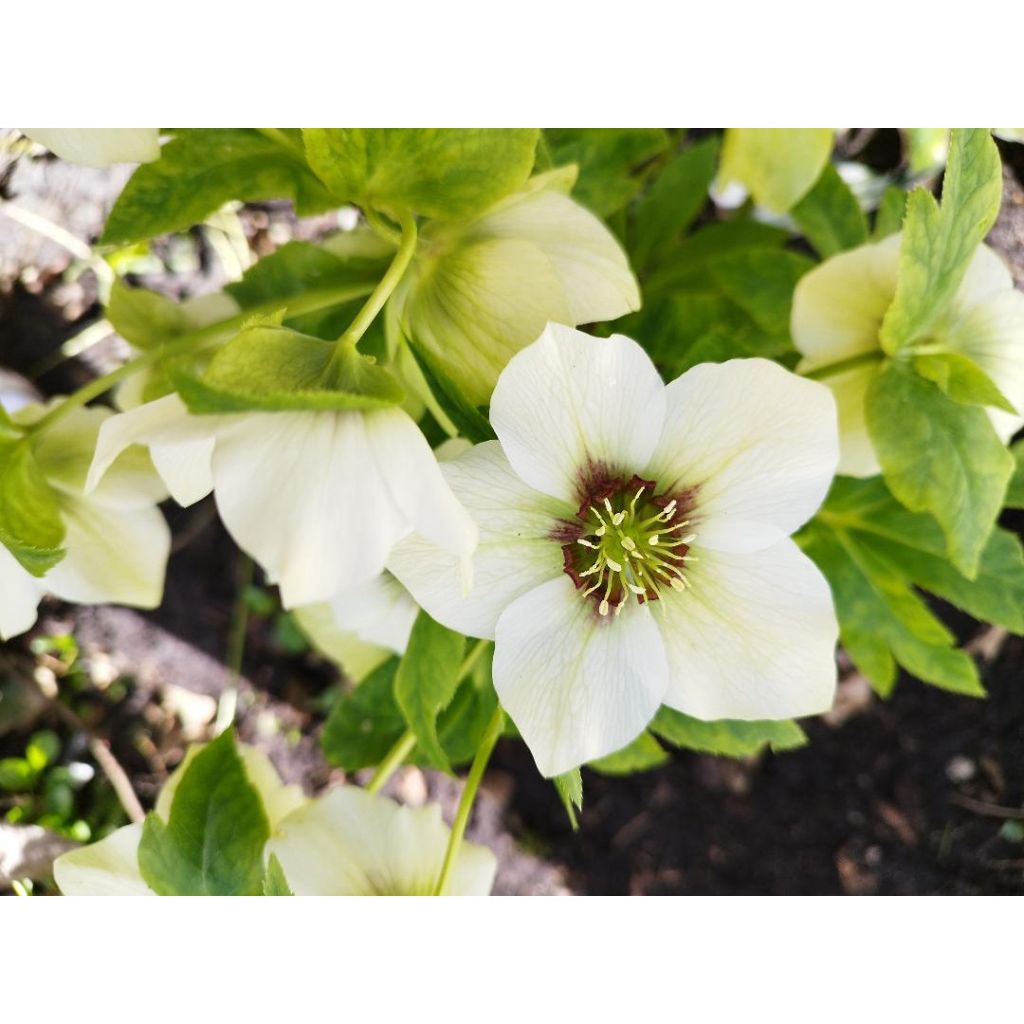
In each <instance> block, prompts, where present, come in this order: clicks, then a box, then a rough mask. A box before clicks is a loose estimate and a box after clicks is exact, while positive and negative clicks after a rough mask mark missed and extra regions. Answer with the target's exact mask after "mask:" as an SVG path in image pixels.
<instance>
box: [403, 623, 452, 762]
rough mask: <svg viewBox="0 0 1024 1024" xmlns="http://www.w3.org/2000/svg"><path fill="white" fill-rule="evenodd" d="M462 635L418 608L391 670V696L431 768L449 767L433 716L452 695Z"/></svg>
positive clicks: (447, 702) (449, 700)
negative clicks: (400, 658) (393, 694)
mask: <svg viewBox="0 0 1024 1024" xmlns="http://www.w3.org/2000/svg"><path fill="white" fill-rule="evenodd" d="M465 646H466V641H465V638H464V637H463V636H462V635H461V634H459V633H454V632H452V630H450V629H446V628H445V627H444V626H442V625H440V623H437V622H435V621H434V620H433V619H432V618H431V617H430V616H429V615H428V614H427V613H426V612H424V611H421V612H420V613H419V615H418V616H417V618H416V622H415V623H414V625H413V627H412V634H411V635H410V637H409V644H408V646H407V647H406V651H405V654H404V655H403V656H402V660H401V662H400V664H399V666H398V671H397V672H396V674H395V699H396V700H397V701H398V706H399V707H400V708H401V709H402V714H403V715H404V716H405V721H406V724H407V725H408V726H409V728H410V729H412V731H413V732H414V733H415V734H416V741H417V743H418V744H419V747H420V752H421V753H422V755H423V757H424V759H425V761H426V762H427V763H428V764H429V765H430V767H432V768H439V769H441V770H442V771H449V770H450V768H449V761H448V756H447V755H446V754H445V752H444V749H443V748H442V746H441V743H440V741H439V739H438V735H437V718H438V715H439V714H440V713H441V711H442V710H443V709H444V708H446V707H447V706H448V704H449V703H450V702H451V700H452V698H453V697H454V696H455V690H456V688H457V686H458V683H459V666H460V664H461V662H462V653H463V650H464V648H465Z"/></svg>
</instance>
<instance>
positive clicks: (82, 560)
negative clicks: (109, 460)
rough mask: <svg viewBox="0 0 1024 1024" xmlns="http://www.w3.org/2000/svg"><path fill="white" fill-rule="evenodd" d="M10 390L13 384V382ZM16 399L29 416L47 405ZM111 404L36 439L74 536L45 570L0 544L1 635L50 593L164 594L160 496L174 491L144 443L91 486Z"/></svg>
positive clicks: (22, 624) (17, 417)
mask: <svg viewBox="0 0 1024 1024" xmlns="http://www.w3.org/2000/svg"><path fill="white" fill-rule="evenodd" d="M4 394H5V395H9V390H5V392H4ZM16 404H17V403H11V411H12V413H13V414H12V419H13V420H14V421H15V422H16V423H20V424H27V423H32V422H34V421H35V420H37V419H39V418H40V417H41V416H42V415H43V414H44V413H45V412H46V407H45V406H42V405H38V404H32V405H22V406H21V408H20V409H18V410H17V411H14V409H15V407H16ZM109 416H110V412H109V410H106V409H95V408H93V409H76V410H75V411H74V412H72V413H70V414H68V415H67V416H66V417H65V418H64V419H62V420H60V421H58V422H57V423H56V424H54V426H53V427H51V428H49V429H48V430H47V431H46V432H45V433H43V434H41V435H40V437H39V438H38V440H36V441H35V442H34V444H33V453H34V455H35V459H36V463H37V464H38V466H39V468H40V470H41V471H42V473H43V475H44V476H45V478H46V481H47V483H49V485H50V486H51V487H52V488H53V489H54V491H55V492H56V495H57V499H58V502H59V504H60V511H61V516H62V518H63V520H64V526H65V529H66V536H65V539H64V548H65V549H66V552H67V553H66V554H65V556H64V558H63V559H62V560H61V561H60V562H59V563H58V564H57V565H56V566H55V567H54V568H53V569H51V570H50V571H49V572H48V573H47V574H46V576H45V577H42V578H39V577H36V576H32V575H30V574H29V573H28V572H27V571H26V570H25V569H24V568H22V566H21V565H20V564H19V563H18V561H17V560H16V559H15V558H14V556H13V555H12V554H11V553H10V552H9V551H8V550H7V548H5V547H3V546H2V545H0V639H2V640H7V639H9V638H10V637H12V636H17V635H18V634H19V633H24V632H25V631H26V630H27V629H30V628H31V627H32V625H33V624H34V623H35V621H36V609H37V608H38V605H39V602H40V600H42V597H43V595H44V594H47V593H49V594H53V595H55V596H56V597H59V598H61V599H62V600H65V601H73V602H75V603H76V604H125V605H132V606H134V607H136V608H155V607H156V606H157V605H158V604H159V603H160V601H161V599H162V597H163V589H164V572H165V569H166V567H167V557H168V554H169V553H170V546H171V536H170V531H169V530H168V528H167V523H166V522H165V521H164V517H163V516H162V515H161V513H160V511H159V510H158V509H157V508H156V503H157V502H158V501H161V500H163V498H165V497H166V496H167V492H166V490H165V489H164V487H163V485H162V484H161V482H160V479H159V477H158V476H157V475H156V473H155V472H154V471H153V466H152V463H151V462H150V460H149V459H148V458H147V457H146V455H145V453H144V452H142V451H135V452H126V453H125V454H124V456H122V457H121V458H118V459H117V460H116V461H115V462H114V463H113V465H112V466H111V467H110V472H109V473H108V474H107V476H106V478H105V479H104V481H103V485H102V486H101V487H98V488H96V489H95V490H94V491H92V492H91V493H88V494H86V493H85V477H86V472H87V470H88V468H89V462H90V460H91V458H92V452H93V448H94V446H95V444H96V438H97V436H98V434H99V432H100V430H101V425H102V424H103V423H104V422H105V421H106V420H107V418H108V417H109Z"/></svg>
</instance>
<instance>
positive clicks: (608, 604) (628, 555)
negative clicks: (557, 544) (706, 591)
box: [552, 476, 696, 616]
mask: <svg viewBox="0 0 1024 1024" xmlns="http://www.w3.org/2000/svg"><path fill="white" fill-rule="evenodd" d="M692 499H693V495H692V493H691V492H685V493H684V494H682V495H679V496H672V495H671V494H668V493H665V494H660V495H659V494H658V493H657V484H656V483H655V482H654V481H653V480H644V479H642V478H641V477H639V476H634V477H633V478H632V479H630V480H628V481H622V480H617V481H609V480H607V479H603V480H599V481H597V482H596V483H594V484H592V485H591V486H590V487H589V488H588V493H587V496H586V497H585V498H584V500H583V502H582V503H581V505H580V508H579V512H578V513H577V517H576V519H575V521H571V522H569V521H565V522H563V523H561V524H560V525H559V527H558V528H557V529H556V530H555V531H554V533H553V535H552V536H553V538H554V539H556V540H561V541H563V542H564V543H563V545H562V555H563V559H564V569H565V573H566V575H567V576H568V577H569V578H570V579H571V580H572V581H573V584H574V585H575V586H576V589H577V590H578V591H579V592H580V596H581V597H584V598H588V597H589V598H592V599H593V601H594V604H595V606H596V608H597V612H598V614H599V615H601V616H606V615H609V614H611V615H619V614H620V613H621V612H622V609H623V607H624V606H625V604H626V601H627V600H628V599H629V597H630V596H631V595H632V596H634V597H635V598H636V600H637V603H638V604H645V603H647V602H648V601H657V600H658V599H659V597H660V596H661V592H662V590H663V589H664V588H665V587H671V588H672V589H673V590H675V591H679V592H681V591H683V590H685V589H686V587H687V586H688V585H689V581H688V579H687V576H686V573H685V571H684V570H685V568H686V565H687V563H688V562H692V561H696V556H694V555H691V554H689V550H690V544H692V543H693V540H694V537H695V536H696V534H694V533H693V532H691V531H690V530H689V527H690V520H689V519H688V518H687V515H688V513H689V511H690V509H691V508H692Z"/></svg>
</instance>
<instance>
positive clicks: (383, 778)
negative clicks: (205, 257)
mask: <svg viewBox="0 0 1024 1024" xmlns="http://www.w3.org/2000/svg"><path fill="white" fill-rule="evenodd" d="M415 746H416V733H414V732H413V731H412V729H406V731H405V732H404V733H402V735H401V736H400V737H399V739H398V742H397V743H396V744H395V745H394V746H393V747H392V748H391V749H390V750H389V751H388V752H387V754H386V755H385V757H384V760H383V761H381V763H380V764H379V765H377V770H376V771H375V772H374V773H373V778H372V779H370V781H369V782H368V783H367V784H366V791H367V792H368V793H376V792H377V791H378V790H379V789H380V788H381V787H382V786H383V785H384V783H385V782H387V781H388V779H390V778H391V776H392V775H394V774H395V772H396V771H398V769H399V768H401V767H402V762H403V761H404V760H405V759H406V758H407V757H408V756H409V755H410V754H411V753H412V750H413V747H415Z"/></svg>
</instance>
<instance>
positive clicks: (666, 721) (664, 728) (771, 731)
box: [650, 706, 807, 757]
mask: <svg viewBox="0 0 1024 1024" xmlns="http://www.w3.org/2000/svg"><path fill="white" fill-rule="evenodd" d="M650 729H651V732H653V733H655V735H657V736H660V737H661V738H662V739H664V740H668V741H669V743H674V744H675V745H676V746H679V747H686V748H687V749H689V750H699V751H701V752H702V753H705V754H720V755H723V756H725V757H751V756H753V755H754V754H757V753H759V752H760V751H761V750H762V749H763V748H764V747H766V746H767V747H770V748H771V749H772V750H773V751H775V752H776V753H779V752H781V751H784V750H795V749H796V748H797V747H802V746H803V745H804V744H805V743H806V742H807V736H806V735H805V734H804V731H803V729H801V728H800V726H799V725H797V724H796V722H791V721H778V722H773V721H765V722H739V721H731V720H728V719H722V720H720V721H716V722H704V721H702V720H701V719H699V718H691V717H690V716H689V715H684V714H683V713H682V712H681V711H675V710H674V709H672V708H669V707H664V706H662V707H661V708H660V709H659V711H658V713H657V714H656V715H655V716H654V721H653V722H651V725H650Z"/></svg>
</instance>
